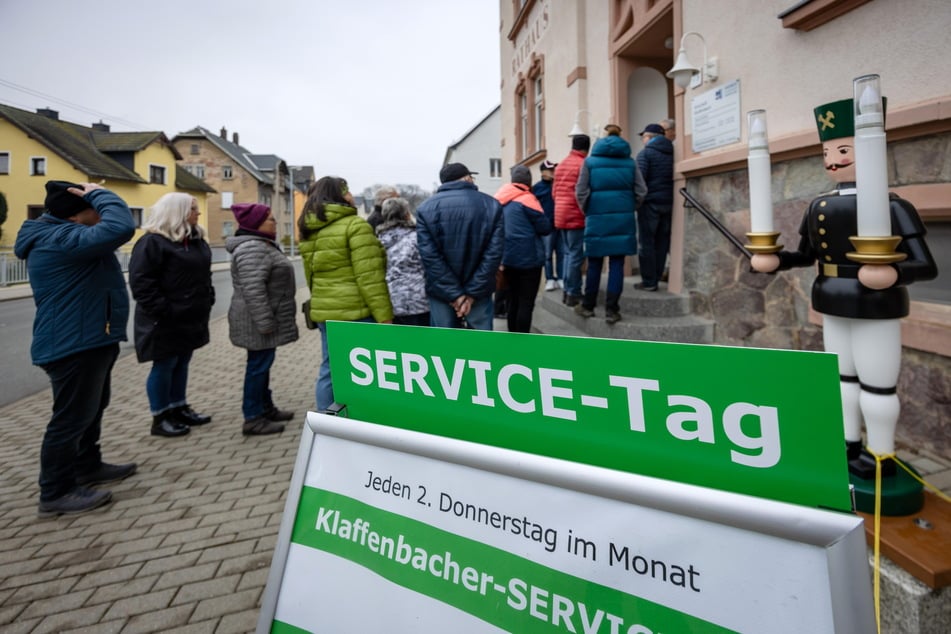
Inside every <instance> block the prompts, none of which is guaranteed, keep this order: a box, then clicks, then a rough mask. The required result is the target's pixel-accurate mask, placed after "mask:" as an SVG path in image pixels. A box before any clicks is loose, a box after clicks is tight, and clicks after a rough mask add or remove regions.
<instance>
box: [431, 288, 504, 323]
mask: <svg viewBox="0 0 951 634" xmlns="http://www.w3.org/2000/svg"><path fill="white" fill-rule="evenodd" d="M494 309H495V302H494V301H493V300H492V296H491V295H489V296H488V297H483V298H482V299H477V300H475V301H474V302H473V303H472V308H470V309H469V314H468V315H467V316H466V322H467V323H468V324H469V327H470V328H472V329H473V330H492V319H493V318H494V316H495V311H494ZM429 317H430V319H431V320H432V321H431V324H432V325H433V326H435V327H437V328H462V327H463V326H462V320H460V319H459V318H458V317H456V310H455V309H454V308H453V307H452V305H451V304H447V303H446V302H444V301H441V300H438V299H433V298H432V297H430V298H429Z"/></svg>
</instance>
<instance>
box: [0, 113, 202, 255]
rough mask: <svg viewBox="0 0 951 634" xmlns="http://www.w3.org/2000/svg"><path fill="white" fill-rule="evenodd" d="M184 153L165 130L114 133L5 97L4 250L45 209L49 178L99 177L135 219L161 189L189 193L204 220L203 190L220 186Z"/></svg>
mask: <svg viewBox="0 0 951 634" xmlns="http://www.w3.org/2000/svg"><path fill="white" fill-rule="evenodd" d="M181 158H182V157H181V155H180V154H179V153H178V151H177V150H176V149H175V147H174V146H173V145H172V144H171V143H170V142H169V140H168V137H166V136H165V134H164V133H162V132H112V131H110V129H109V126H108V125H105V124H103V123H94V124H93V125H92V126H90V127H85V126H81V125H77V124H75V123H69V122H67V121H62V120H60V118H59V114H58V113H57V112H56V111H54V110H49V109H47V108H44V109H41V110H38V111H37V112H36V113H32V112H27V111H26V110H20V109H19V108H13V107H11V106H7V105H3V104H0V192H2V193H3V195H4V196H5V197H6V201H7V207H8V211H7V219H6V222H4V223H3V225H2V226H0V229H2V231H3V235H2V238H0V249H5V248H10V247H12V245H13V242H14V240H15V239H16V234H17V231H18V230H19V228H20V225H21V224H22V223H23V221H24V220H26V219H28V218H36V217H38V216H39V215H41V214H42V213H43V210H44V207H43V200H44V199H45V197H46V190H45V187H44V185H45V183H46V181H47V180H66V181H73V182H91V183H99V184H101V185H102V186H103V187H106V188H108V189H110V190H112V191H114V192H115V193H116V194H118V195H119V196H121V197H122V199H123V200H125V201H126V203H127V204H128V205H129V208H130V209H131V210H132V213H133V215H134V216H135V219H136V226H141V224H142V221H143V220H144V217H143V216H144V215H145V213H146V212H145V210H146V209H148V208H149V207H150V206H151V205H152V204H154V203H155V201H156V200H158V199H159V198H160V197H161V196H162V195H163V194H166V193H168V192H174V191H179V192H184V193H188V194H191V195H192V196H194V197H195V199H196V200H197V201H198V206H199V209H200V210H201V212H202V215H201V216H200V218H201V219H202V221H204V219H205V218H206V217H207V213H206V212H207V200H206V197H207V195H208V194H209V193H214V191H215V190H214V189H213V188H211V187H209V186H208V185H207V184H205V183H204V181H202V180H201V179H199V178H197V177H195V176H193V175H192V174H190V173H189V172H188V171H186V170H184V169H182V168H180V167H179V166H178V165H177V163H176V161H179V160H181ZM139 235H140V232H138V231H137V232H136V239H137V238H138V236H139ZM134 241H135V239H133V241H132V242H130V243H129V245H127V247H126V248H131V244H132V243H134Z"/></svg>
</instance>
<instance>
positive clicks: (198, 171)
mask: <svg viewBox="0 0 951 634" xmlns="http://www.w3.org/2000/svg"><path fill="white" fill-rule="evenodd" d="M184 167H185V169H187V170H188V171H189V173H191V175H192V176H194V177H196V178H204V177H205V166H204V165H202V164H200V163H191V164H187V165H185V166H184Z"/></svg>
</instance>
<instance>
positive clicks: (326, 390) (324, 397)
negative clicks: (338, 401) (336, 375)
mask: <svg viewBox="0 0 951 634" xmlns="http://www.w3.org/2000/svg"><path fill="white" fill-rule="evenodd" d="M356 321H359V322H363V323H369V324H375V323H376V320H375V319H373V317H365V318H363V319H357V320H356ZM317 329H318V330H320V369H318V370H317V384H316V386H315V387H314V397H315V400H316V401H317V411H318V412H326V411H327V408H328V407H330V406H331V405H333V403H334V384H333V377H331V376H330V348H328V347H327V322H325V321H322V322H319V323H318V324H317Z"/></svg>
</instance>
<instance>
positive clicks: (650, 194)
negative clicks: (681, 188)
mask: <svg viewBox="0 0 951 634" xmlns="http://www.w3.org/2000/svg"><path fill="white" fill-rule="evenodd" d="M641 142H642V143H643V144H644V149H643V150H641V151H640V152H639V153H638V154H637V167H638V168H639V169H640V170H641V174H642V175H643V176H644V181H645V182H646V183H647V196H646V197H645V198H644V204H642V205H641V206H640V207H638V209H637V231H638V238H639V250H638V252H637V259H638V264H639V266H640V269H641V281H640V282H638V283H637V284H635V285H634V288H636V289H638V290H642V291H656V290H657V282H659V281H660V276H661V275H663V273H664V266H665V265H666V264H667V253H668V251H670V221H671V213H672V210H673V206H674V145H673V143H671V142H670V139H668V138H667V137H666V136H665V135H664V128H663V127H662V126H660V125H658V124H656V123H650V124H648V125H647V126H645V127H644V130H642V131H641Z"/></svg>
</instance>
